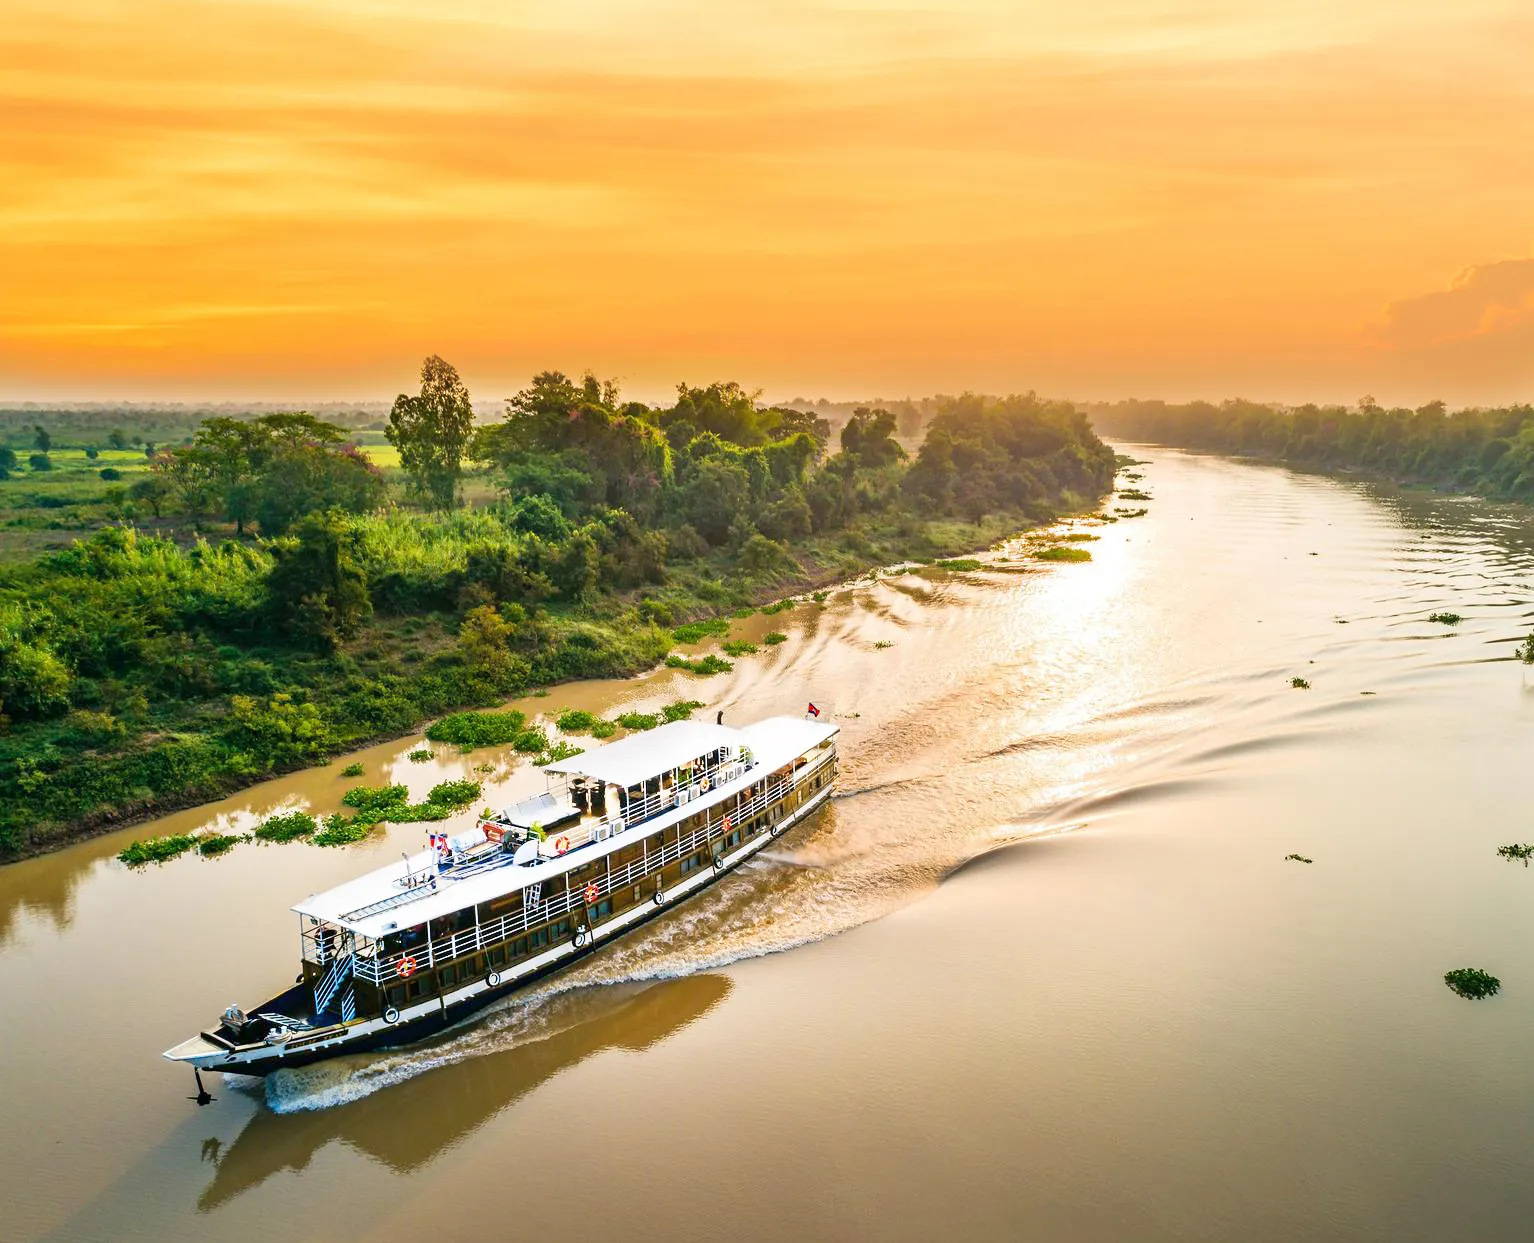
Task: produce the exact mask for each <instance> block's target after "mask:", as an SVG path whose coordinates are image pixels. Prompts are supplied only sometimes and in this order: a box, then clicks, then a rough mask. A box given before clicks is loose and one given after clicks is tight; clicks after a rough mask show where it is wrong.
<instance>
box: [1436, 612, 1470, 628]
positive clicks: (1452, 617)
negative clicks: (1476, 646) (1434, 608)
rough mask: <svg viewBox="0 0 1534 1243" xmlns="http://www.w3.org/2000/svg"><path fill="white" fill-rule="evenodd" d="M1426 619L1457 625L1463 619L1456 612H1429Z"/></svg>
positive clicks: (1447, 624)
mask: <svg viewBox="0 0 1534 1243" xmlns="http://www.w3.org/2000/svg"><path fill="white" fill-rule="evenodd" d="M1427 619H1428V621H1430V622H1438V623H1439V624H1440V625H1444V626H1457V625H1459V624H1460V622H1462V621H1464V620H1465V619H1464V618H1463V617H1461V616H1460V615H1459V614H1458V613H1429V614H1428V618H1427Z"/></svg>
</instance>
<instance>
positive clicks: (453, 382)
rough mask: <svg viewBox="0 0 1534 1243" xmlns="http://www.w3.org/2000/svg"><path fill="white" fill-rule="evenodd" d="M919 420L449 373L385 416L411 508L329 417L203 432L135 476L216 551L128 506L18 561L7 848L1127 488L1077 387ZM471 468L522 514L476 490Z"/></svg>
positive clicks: (5, 629)
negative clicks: (472, 393)
mask: <svg viewBox="0 0 1534 1243" xmlns="http://www.w3.org/2000/svg"><path fill="white" fill-rule="evenodd" d="M896 423H897V420H896V417H895V415H894V414H893V413H891V412H889V411H887V410H883V409H868V408H860V409H857V410H855V411H854V412H853V413H852V414H851V416H850V417H849V419H848V421H847V422H846V424H845V426H844V427H843V428H842V429H841V432H840V435H839V437H838V438H837V443H836V445H835V446H833V445H832V443H831V441H830V433H829V428H828V426H827V424H826V422H825V420H823V419H820V418H818V417H817V416H816V415H814V414H813V413H805V412H800V411H793V410H787V409H782V408H776V407H761V406H758V405H757V404H756V403H755V402H754V401H753V400H752V398H751V396H750V395H749V394H748V393H746V392H745V391H744V390H742V389H741V388H740V387H739V386H738V385H735V384H728V383H722V384H713V385H709V386H707V387H702V388H693V387H688V386H685V385H684V386H681V387H679V389H678V392H677V399H676V401H675V402H674V403H673V404H672V405H670V406H667V407H664V408H656V407H651V406H646V405H644V404H642V403H634V402H624V401H622V400H621V398H620V396H619V394H618V392H617V389H616V386H615V385H612V384H610V383H601V382H599V381H597V380H596V379H595V378H594V377H591V376H587V377H586V378H585V379H583V380H580V381H575V380H571V379H570V378H568V377H566V376H564V375H562V374H560V373H558V372H546V373H543V374H541V375H539V376H537V377H535V379H534V380H533V382H532V384H531V385H530V386H529V387H527V388H526V389H524V390H523V391H521V392H519V393H518V394H517V395H516V396H515V397H514V398H512V399H511V400H510V401H509V402H508V403H507V408H506V411H505V416H504V418H502V419H500V420H499V421H497V422H495V423H493V424H491V425H488V426H476V424H475V421H474V418H473V411H472V406H471V405H470V403H469V395H468V393H467V390H466V389H465V388H464V386H463V384H462V382H461V381H460V380H459V378H458V376H457V373H456V372H455V371H453V369H452V368H451V367H450V366H449V365H448V364H446V363H445V362H443V361H442V360H441V359H435V358H434V359H430V360H428V361H427V364H426V366H425V368H424V369H423V375H422V385H421V389H420V391H419V392H418V393H412V394H407V395H402V396H401V397H400V398H398V399H397V400H396V402H395V403H394V406H393V408H392V409H391V411H390V415H389V419H388V424H387V431H388V436H389V439H390V441H391V443H392V444H393V445H394V446H395V448H396V449H397V450H398V452H399V456H400V461H401V465H402V468H403V471H404V475H405V479H406V480H407V482H408V489H409V490H408V494H407V495H406V496H404V497H401V496H399V495H394V494H393V492H394V489H393V488H391V486H390V485H389V484H388V483H387V481H386V480H385V479H384V478H383V477H382V476H381V475H380V473H379V472H378V471H377V470H376V469H375V468H374V467H373V466H372V464H371V463H370V462H369V461H367V460H366V459H365V458H364V457H363V456H362V455H361V454H360V453H358V451H357V450H356V448H355V446H353V445H351V444H349V443H348V442H347V436H346V433H345V431H344V429H342V428H341V427H339V426H338V425H335V424H332V423H330V422H328V421H326V420H323V419H317V418H315V417H313V416H312V415H308V414H301V413H287V414H271V415H266V416H262V417H259V418H254V419H232V418H229V417H227V416H215V417H213V418H210V419H208V420H205V421H204V422H202V423H201V424H199V425H198V427H196V428H195V429H194V431H193V433H192V436H191V440H190V443H188V444H184V445H177V446H174V447H172V448H160V449H157V450H156V451H155V452H154V454H153V455H152V457H151V459H150V462H151V465H150V471H149V477H148V478H145V479H140V480H139V481H138V483H135V484H134V485H133V487H134V489H137V490H138V491H139V492H140V493H141V497H140V503H142V504H152V505H153V506H155V507H156V508H157V511H158V512H162V513H165V514H172V513H174V514H179V515H182V516H183V517H185V518H187V519H188V520H189V521H190V522H192V523H194V524H196V525H197V526H200V527H201V528H202V530H203V532H204V535H203V537H202V538H200V539H198V540H197V541H196V542H193V543H190V544H188V543H187V542H184V541H176V540H172V539H169V538H166V537H164V536H159V535H152V534H146V533H144V532H141V531H139V530H136V529H135V528H134V527H133V526H132V525H131V524H127V523H119V524H114V525H111V526H108V527H106V528H104V529H102V530H100V531H98V532H97V533H95V534H94V535H92V536H90V537H89V538H86V539H82V540H79V541H78V542H76V543H75V544H74V545H73V546H72V547H70V548H68V549H65V550H64V551H61V552H53V553H48V554H46V555H42V556H39V557H37V558H35V559H34V560H31V561H27V562H20V563H17V564H12V565H8V566H4V567H0V731H4V732H3V735H0V785H3V787H4V788H5V789H6V791H7V797H6V798H5V800H3V802H0V856H3V855H4V854H6V853H11V854H14V853H17V852H20V851H23V850H26V849H29V848H31V849H35V848H40V847H42V846H44V845H47V844H49V843H51V842H54V841H57V840H59V839H60V837H61V836H63V835H64V834H66V833H67V832H68V831H69V830H70V829H71V827H73V826H77V825H79V824H81V823H84V824H100V823H105V822H109V821H111V820H112V819H114V818H120V817H122V816H127V815H135V814H142V813H144V812H147V811H149V810H152V809H160V808H164V807H167V806H170V805H175V804H178V803H186V802H193V801H198V800H201V799H205V798H209V797H213V796H215V795H217V794H219V793H221V792H223V791H226V790H228V789H230V788H232V787H233V786H235V785H237V784H239V783H241V782H244V781H248V780H253V779H255V778H257V777H260V776H262V775H265V774H268V773H271V772H273V771H280V770H283V769H287V768H293V767H297V766H300V765H303V764H307V763H314V762H317V761H319V760H321V759H323V758H325V757H327V756H329V755H333V754H335V753H336V752H338V751H341V750H344V749H347V748H349V747H352V746H356V745H358V744H360V743H362V742H364V741H366V740H369V739H372V738H376V737H379V736H383V735H388V734H393V733H401V732H404V731H406V730H409V729H410V728H412V727H413V726H414V725H415V724H417V723H418V722H419V721H421V720H422V719H423V718H425V717H428V716H432V715H437V714H440V713H442V712H444V711H447V710H449V709H452V708H458V707H465V706H484V705H489V704H494V703H497V702H499V701H501V700H503V699H505V698H506V697H507V696H510V695H513V694H516V693H518V692H522V691H525V690H527V689H528V688H530V687H533V686H537V685H546V684H549V683H552V682H557V681H561V680H564V679H570V678H579V677H592V676H612V675H621V674H627V673H633V672H636V671H639V670H641V669H644V668H647V667H650V666H652V665H654V664H656V663H658V662H660V661H661V660H663V659H664V658H665V657H666V655H667V653H668V652H669V650H670V649H671V647H672V646H673V644H674V642H675V641H676V640H675V637H674V636H673V634H672V631H671V627H672V626H673V625H674V624H676V623H678V622H681V621H683V620H685V619H687V618H689V617H697V616H701V615H707V614H717V613H721V612H728V611H730V610H732V609H736V608H739V607H742V606H744V605H747V604H750V603H753V602H760V601H762V600H763V599H769V598H771V595H772V594H773V593H777V592H781V591H782V590H783V589H784V588H785V587H792V586H795V585H802V584H804V583H805V582H807V581H823V580H824V579H826V578H827V577H828V576H829V574H832V573H845V572H853V571H856V570H857V569H859V568H862V567H866V566H867V565H870V564H880V563H884V562H888V561H893V560H897V559H900V558H902V557H922V556H926V557H931V556H939V555H943V554H944V553H948V552H953V551H958V550H959V549H960V548H962V547H963V546H964V544H965V543H966V542H968V543H969V544H970V546H973V543H974V542H979V541H981V540H982V539H985V538H990V536H982V535H981V534H980V533H979V532H978V531H977V530H976V528H975V527H974V526H972V525H970V524H974V523H977V522H980V521H982V520H989V521H990V522H992V523H993V524H996V523H998V522H1006V523H1010V524H1014V529H1015V525H1020V524H1022V523H1025V522H1028V521H1037V520H1044V519H1047V518H1049V517H1051V516H1052V515H1053V514H1054V513H1056V512H1058V511H1060V510H1062V509H1066V508H1077V507H1082V506H1090V505H1095V504H1096V502H1097V500H1098V498H1099V497H1100V496H1101V495H1102V493H1103V492H1105V491H1106V490H1107V489H1108V488H1109V487H1110V485H1111V481H1112V477H1113V473H1114V465H1115V463H1114V457H1113V454H1112V452H1111V450H1109V449H1108V448H1107V447H1106V446H1105V445H1103V443H1102V442H1101V441H1100V440H1098V438H1097V437H1096V436H1095V435H1094V434H1093V432H1092V430H1091V427H1090V425H1089V424H1088V422H1087V419H1086V417H1085V416H1084V415H1083V414H1081V413H1080V412H1079V411H1077V410H1076V409H1074V408H1073V407H1071V406H1069V405H1066V404H1062V403H1052V402H1047V401H1042V400H1040V399H1038V398H1036V397H1034V396H1032V395H1031V394H1030V395H1027V396H1021V397H1010V398H1005V399H1001V400H996V399H983V398H978V397H971V396H965V397H961V398H955V399H953V400H952V401H950V402H948V403H946V404H945V405H944V406H943V408H942V409H941V410H940V411H939V412H937V413H936V414H935V415H934V417H933V419H932V420H931V424H930V426H929V429H928V434H927V436H926V439H925V441H924V442H923V444H922V445H921V448H920V450H919V451H918V453H917V454H916V456H915V458H914V460H910V459H908V456H907V453H906V451H905V449H904V448H902V446H901V445H900V444H898V443H897V442H896V440H895V439H894V434H895V431H896ZM466 472H473V473H477V474H479V475H483V474H485V473H488V474H489V475H490V476H491V477H492V478H493V479H495V480H496V481H497V482H498V484H499V488H498V489H497V492H496V495H495V497H494V499H492V500H490V501H488V502H487V503H485V504H482V505H477V506H472V507H465V506H463V505H462V504H461V503H460V501H459V498H460V496H461V492H462V489H461V487H460V482H461V476H462V475H463V474H465V473H466ZM29 477H30V476H29ZM18 483H19V481H18V480H16V479H12V480H10V481H8V482H0V489H3V488H13V487H16V486H18ZM987 529H993V528H987ZM966 531H967V532H969V534H967V535H966V534H965V532H966ZM242 533H243V534H242Z"/></svg>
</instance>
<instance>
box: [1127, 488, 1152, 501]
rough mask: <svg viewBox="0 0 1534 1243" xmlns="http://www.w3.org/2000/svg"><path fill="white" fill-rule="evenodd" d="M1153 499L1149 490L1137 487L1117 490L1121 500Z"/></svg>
mask: <svg viewBox="0 0 1534 1243" xmlns="http://www.w3.org/2000/svg"><path fill="white" fill-rule="evenodd" d="M1151 499H1153V498H1152V497H1151V494H1150V493H1149V492H1142V491H1141V490H1140V489H1139V488H1124V489H1122V490H1121V491H1120V492H1119V500H1121V501H1148V500H1151Z"/></svg>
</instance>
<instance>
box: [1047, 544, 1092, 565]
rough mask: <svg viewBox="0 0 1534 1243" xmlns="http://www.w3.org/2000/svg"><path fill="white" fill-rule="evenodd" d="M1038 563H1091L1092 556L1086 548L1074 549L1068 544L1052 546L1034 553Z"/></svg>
mask: <svg viewBox="0 0 1534 1243" xmlns="http://www.w3.org/2000/svg"><path fill="white" fill-rule="evenodd" d="M1033 556H1034V559H1035V560H1037V561H1090V560H1091V559H1092V554H1091V553H1090V552H1088V551H1087V550H1086V549H1085V548H1072V547H1070V546H1069V545H1068V544H1050V545H1048V546H1047V547H1045V548H1039V549H1036V550H1035V551H1034V554H1033Z"/></svg>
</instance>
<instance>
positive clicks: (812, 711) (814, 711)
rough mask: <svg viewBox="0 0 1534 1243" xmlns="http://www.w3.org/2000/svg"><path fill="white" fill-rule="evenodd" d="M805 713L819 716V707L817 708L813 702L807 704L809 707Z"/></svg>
mask: <svg viewBox="0 0 1534 1243" xmlns="http://www.w3.org/2000/svg"><path fill="white" fill-rule="evenodd" d="M806 715H808V716H819V715H820V709H819V708H817V707H816V706H815V705H814V704H811V705H810V706H809V709H808V711H807V713H806Z"/></svg>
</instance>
